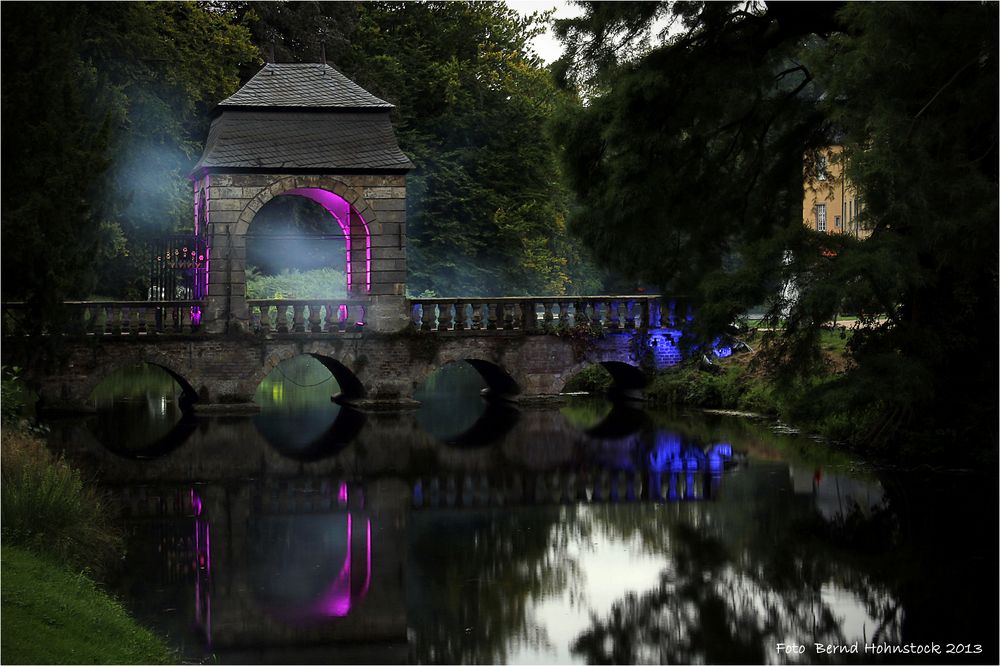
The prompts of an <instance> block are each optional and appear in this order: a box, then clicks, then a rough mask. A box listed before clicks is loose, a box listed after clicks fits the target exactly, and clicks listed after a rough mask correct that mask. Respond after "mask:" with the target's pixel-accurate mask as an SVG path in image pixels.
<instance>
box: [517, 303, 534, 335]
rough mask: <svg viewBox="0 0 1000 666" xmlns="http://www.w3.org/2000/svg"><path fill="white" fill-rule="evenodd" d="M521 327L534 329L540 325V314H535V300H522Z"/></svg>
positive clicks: (526, 329) (529, 329)
mask: <svg viewBox="0 0 1000 666" xmlns="http://www.w3.org/2000/svg"><path fill="white" fill-rule="evenodd" d="M520 306H521V329H522V330H524V331H533V330H535V329H536V328H537V327H538V315H536V314H535V301H530V300H528V301H521V303H520Z"/></svg>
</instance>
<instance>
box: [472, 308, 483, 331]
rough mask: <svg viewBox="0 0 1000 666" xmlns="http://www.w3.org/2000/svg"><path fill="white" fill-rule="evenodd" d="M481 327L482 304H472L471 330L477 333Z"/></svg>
mask: <svg viewBox="0 0 1000 666" xmlns="http://www.w3.org/2000/svg"><path fill="white" fill-rule="evenodd" d="M482 327H483V304H482V303H473V304H472V329H473V330H475V331H478V330H479V329H481V328H482Z"/></svg>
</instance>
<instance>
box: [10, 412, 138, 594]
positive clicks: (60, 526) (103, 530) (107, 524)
mask: <svg viewBox="0 0 1000 666" xmlns="http://www.w3.org/2000/svg"><path fill="white" fill-rule="evenodd" d="M0 452H2V458H0V461H2V465H0V477H2V479H0V480H2V484H0V534H2V536H3V542H4V544H5V545H20V546H23V547H25V548H28V549H30V550H33V551H35V552H36V553H38V554H40V555H42V556H45V557H48V558H50V559H53V560H55V561H58V562H62V563H65V564H67V565H69V566H70V567H74V568H77V569H86V570H89V571H90V572H91V573H92V574H94V575H95V576H98V577H99V576H100V574H101V573H103V572H105V571H106V570H107V569H108V568H109V567H110V566H111V564H112V563H113V562H114V561H115V559H116V558H118V557H119V555H120V552H121V548H122V540H121V537H120V535H119V534H118V532H117V528H116V526H115V521H114V517H113V516H112V515H111V514H110V510H109V504H108V503H107V502H105V501H104V500H103V498H102V497H101V495H100V494H99V493H98V491H97V490H96V489H95V488H94V487H93V486H91V485H89V484H87V483H85V482H84V480H83V478H82V477H81V475H80V472H79V471H78V470H76V469H74V468H72V467H71V466H70V465H69V464H68V463H67V462H66V461H65V460H64V459H63V458H62V457H61V456H58V457H57V456H54V455H53V454H52V453H51V452H50V451H49V450H48V449H47V448H46V447H45V443H44V442H42V441H41V440H40V439H38V438H36V437H33V436H31V435H30V434H27V433H23V432H15V431H5V432H4V433H3V434H2V435H0Z"/></svg>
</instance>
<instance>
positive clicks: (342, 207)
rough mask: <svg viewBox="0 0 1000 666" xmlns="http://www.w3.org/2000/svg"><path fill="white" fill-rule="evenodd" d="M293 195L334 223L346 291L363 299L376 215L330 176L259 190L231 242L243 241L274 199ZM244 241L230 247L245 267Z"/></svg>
mask: <svg viewBox="0 0 1000 666" xmlns="http://www.w3.org/2000/svg"><path fill="white" fill-rule="evenodd" d="M285 196H297V197H303V198H305V199H309V200H311V201H313V202H315V203H317V204H319V205H320V206H322V207H323V208H324V209H325V210H326V211H327V212H328V213H329V214H330V215H331V216H332V217H333V219H334V221H335V222H336V223H337V226H338V227H339V228H340V230H341V232H342V233H343V235H344V239H345V243H346V255H347V256H346V261H345V266H346V274H347V275H346V277H347V291H348V294H349V295H350V296H353V297H359V296H367V295H368V294H370V293H371V291H372V242H373V236H374V237H381V236H382V225H381V224H380V222H379V220H378V214H377V213H376V211H375V210H373V208H372V207H371V206H370V205H369V204H368V202H367V201H366V200H365V198H364V197H363V196H362V194H361V193H360V192H358V191H357V190H356V189H354V188H352V187H350V186H349V185H347V184H346V183H344V182H343V181H341V180H339V179H337V178H335V177H332V176H286V177H283V178H281V179H279V180H277V181H275V182H274V183H271V184H270V185H269V186H267V187H261V188H260V190H259V191H258V192H257V194H256V195H255V196H254V197H253V198H252V199H250V201H249V202H247V204H246V206H244V208H243V210H242V211H241V213H240V217H239V219H238V220H237V222H236V226H235V228H234V230H233V234H232V238H233V239H245V238H246V237H247V234H248V233H249V229H250V226H251V224H252V223H253V221H254V219H255V218H256V216H257V213H259V212H260V211H261V210H262V209H263V208H264V206H266V205H267V204H268V203H269V202H271V201H273V200H274V199H275V198H277V197H285ZM246 247H247V246H246V242H245V241H244V242H237V243H235V244H234V246H233V248H234V260H233V265H234V266H240V265H242V266H244V267H245V266H246Z"/></svg>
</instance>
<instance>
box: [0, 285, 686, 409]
mask: <svg viewBox="0 0 1000 666" xmlns="http://www.w3.org/2000/svg"><path fill="white" fill-rule="evenodd" d="M660 303H661V299H659V298H658V297H656V296H628V297H586V298H580V297H578V298H576V299H573V300H568V299H566V298H565V297H563V298H557V297H553V298H500V299H473V298H468V299H457V298H455V299H422V300H410V301H406V302H405V311H404V312H401V313H400V316H401V317H403V318H406V319H408V325H406V326H405V327H404V329H403V330H401V331H398V332H394V333H387V332H379V331H376V330H371V329H370V328H368V327H367V326H366V325H365V320H364V315H363V313H364V308H363V307H360V308H359V307H358V306H357V305H356V304H354V303H352V302H350V301H347V302H309V301H250V302H249V306H248V312H247V314H246V318H245V320H246V321H247V322H249V325H248V328H247V329H246V330H243V331H238V332H230V333H214V334H213V333H209V332H207V331H206V330H204V327H203V326H201V325H200V324H199V323H198V321H197V318H196V317H192V315H191V313H192V312H197V309H198V307H199V304H197V303H191V302H176V303H163V302H160V303H146V302H141V303H140V302H137V303H131V304H128V303H75V304H71V306H70V309H71V311H72V312H74V313H75V316H74V318H73V319H72V323H71V325H70V326H69V327H68V328H67V329H66V331H65V333H63V334H62V335H59V336H52V335H46V336H42V339H39V338H37V337H31V336H28V335H22V334H19V330H21V329H20V327H19V326H18V325H17V320H18V317H17V315H18V312H19V308H18V307H17V306H16V305H10V304H8V305H6V306H4V324H5V330H4V344H3V354H2V355H3V362H4V364H5V365H16V366H19V367H21V368H23V377H24V379H25V380H26V381H27V382H28V384H29V385H30V386H32V388H34V389H35V390H36V391H37V392H38V394H39V397H40V399H41V404H42V406H43V407H44V408H47V409H51V410H70V411H78V410H87V409H89V405H90V395H91V392H92V391H93V390H94V388H95V387H96V386H97V385H98V384H99V383H100V382H101V381H102V380H103V379H105V378H106V377H107V376H109V375H110V374H111V373H113V372H115V371H117V370H118V369H120V368H123V367H126V366H131V365H135V364H139V363H149V364H152V365H156V366H159V367H161V368H163V369H164V370H166V371H167V372H168V373H169V374H170V375H172V376H173V377H174V378H175V379H176V380H177V382H178V384H180V386H181V387H182V389H183V390H184V392H185V399H186V401H187V402H188V403H190V404H192V405H193V406H194V409H195V410H196V411H207V412H213V411H214V412H223V411H228V412H240V411H251V410H255V409H256V406H255V404H254V403H253V402H252V400H253V396H254V392H255V391H256V389H257V386H258V385H259V384H260V382H261V381H262V380H263V379H264V378H265V377H266V376H267V375H268V373H270V372H271V371H272V370H273V369H274V368H275V367H276V366H277V365H278V364H279V363H281V362H282V361H285V360H287V359H290V358H292V357H294V356H299V355H303V354H305V355H310V356H312V357H314V358H316V359H317V360H318V361H319V362H320V363H322V364H323V365H324V366H325V367H326V368H327V369H329V370H330V372H331V374H333V376H334V377H335V378H336V380H337V384H338V385H339V387H340V393H339V394H338V395H337V396H335V399H336V400H337V401H338V402H344V403H349V404H354V405H356V406H360V407H368V408H398V407H401V406H407V405H410V404H415V403H414V401H413V394H414V391H415V390H416V389H417V388H419V387H420V386H421V385H422V384H423V383H424V382H425V380H426V379H427V378H428V377H429V376H430V375H431V374H433V373H434V372H435V371H437V370H438V369H440V368H442V367H444V366H446V365H448V364H449V363H454V362H460V361H465V362H468V363H469V364H470V365H472V367H474V368H475V369H476V370H477V371H478V372H479V373H480V375H482V377H483V379H484V381H485V383H486V385H487V386H488V387H489V393H490V394H491V395H492V396H493V397H499V398H503V399H508V400H514V401H519V400H526V399H529V400H530V399H535V398H540V397H544V396H552V395H556V394H558V393H560V392H561V391H562V390H563V388H564V386H565V384H566V382H567V381H568V380H569V379H570V378H571V377H572V376H573V375H575V374H576V373H578V372H579V371H581V370H583V369H584V368H586V367H588V366H590V365H594V364H600V365H602V366H604V367H605V368H606V369H607V370H608V371H609V373H610V374H611V377H612V378H613V380H614V386H615V389H617V390H619V391H621V392H623V393H624V394H626V395H630V396H632V397H638V392H640V391H641V389H642V388H643V386H644V384H645V381H646V373H647V372H648V371H649V370H652V369H656V368H662V367H665V366H669V365H672V364H674V363H676V362H677V361H678V360H679V359H680V349H679V347H678V341H679V338H680V336H681V329H680V324H679V322H678V315H677V312H678V310H679V309H681V310H682V311H683V304H681V305H680V306H679V305H678V304H677V302H676V301H669V302H668V306H667V308H665V309H664V310H663V311H661V307H660ZM356 311H357V314H355V312H356ZM40 342H43V344H39V343H40Z"/></svg>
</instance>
